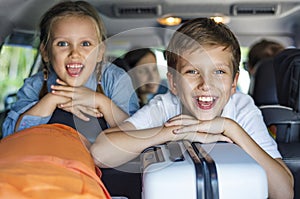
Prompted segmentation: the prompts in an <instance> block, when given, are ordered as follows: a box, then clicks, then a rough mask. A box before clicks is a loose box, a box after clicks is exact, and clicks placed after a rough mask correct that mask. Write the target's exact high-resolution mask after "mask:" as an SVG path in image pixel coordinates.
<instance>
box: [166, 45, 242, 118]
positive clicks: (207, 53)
mask: <svg viewBox="0 0 300 199" xmlns="http://www.w3.org/2000/svg"><path fill="white" fill-rule="evenodd" d="M168 77H169V83H170V88H171V91H172V92H173V93H174V94H175V95H177V96H178V97H179V98H180V99H181V102H182V105H183V114H189V115H192V116H195V117H196V118H197V119H199V120H211V119H213V118H215V117H216V116H220V115H221V113H222V110H223V108H224V106H225V105H226V103H227V102H228V100H229V97H230V96H231V95H232V94H233V93H234V92H235V91H236V86H237V80H238V73H237V74H236V75H235V77H234V78H233V66H232V54H231V53H230V52H229V51H228V50H224V47H222V46H220V47H209V48H204V49H203V48H202V49H197V50H194V51H188V52H185V53H184V54H183V55H182V57H181V58H180V63H178V65H177V71H176V75H171V73H168Z"/></svg>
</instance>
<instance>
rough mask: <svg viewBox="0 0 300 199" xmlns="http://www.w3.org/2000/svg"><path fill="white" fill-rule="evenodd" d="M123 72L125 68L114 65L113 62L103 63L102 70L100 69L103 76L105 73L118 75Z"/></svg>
mask: <svg viewBox="0 0 300 199" xmlns="http://www.w3.org/2000/svg"><path fill="white" fill-rule="evenodd" d="M124 73H126V71H125V70H123V69H122V68H120V67H118V66H116V65H115V64H113V63H110V62H107V63H105V64H103V70H102V75H103V76H105V75H115V76H119V75H123V74H124Z"/></svg>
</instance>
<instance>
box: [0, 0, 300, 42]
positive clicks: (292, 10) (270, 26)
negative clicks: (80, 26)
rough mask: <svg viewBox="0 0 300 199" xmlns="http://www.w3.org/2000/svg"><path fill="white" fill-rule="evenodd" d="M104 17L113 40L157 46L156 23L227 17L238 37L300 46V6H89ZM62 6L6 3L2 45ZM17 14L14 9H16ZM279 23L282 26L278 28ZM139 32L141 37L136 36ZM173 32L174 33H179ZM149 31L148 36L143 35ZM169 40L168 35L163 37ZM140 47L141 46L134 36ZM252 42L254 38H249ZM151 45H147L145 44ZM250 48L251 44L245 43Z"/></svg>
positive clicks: (196, 2)
mask: <svg viewBox="0 0 300 199" xmlns="http://www.w3.org/2000/svg"><path fill="white" fill-rule="evenodd" d="M88 1H89V2H90V3H91V4H93V5H94V6H95V7H96V8H97V9H98V10H99V12H100V13H101V15H102V17H103V20H104V23H105V25H106V27H107V32H108V36H110V37H111V36H113V35H116V34H119V33H121V34H124V35H125V33H124V31H127V33H128V34H127V35H129V37H130V36H132V35H134V34H144V37H145V36H147V35H149V37H150V38H151V39H152V40H153V41H152V42H154V43H153V45H158V44H159V41H158V40H159V39H156V38H155V36H158V37H161V35H159V34H157V33H156V34H153V31H155V30H156V29H155V30H154V29H151V28H145V27H155V28H164V27H162V26H160V25H159V24H158V23H157V21H156V19H157V18H158V17H162V16H169V15H171V16H180V17H182V18H183V19H190V18H195V17H210V16H214V15H217V14H218V15H225V16H229V17H230V22H229V23H228V26H229V27H230V28H231V29H232V30H233V31H234V32H235V33H236V35H238V37H240V38H243V37H248V36H251V35H252V36H255V35H261V36H263V35H271V36H272V35H274V36H276V35H281V36H284V35H285V36H287V37H292V38H295V39H296V40H300V38H298V37H300V36H297V35H299V34H295V32H296V31H300V28H299V27H300V20H297V18H298V19H299V18H300V1H299V0H281V1H278V0H276V1H275V0H264V1H262V0H184V1H183V0H147V1H146V0H88ZM57 2H58V1H57V0H26V1H25V0H9V1H8V0H0V27H1V29H0V42H2V41H3V39H4V38H5V36H7V35H8V34H9V33H10V32H11V31H12V30H14V29H20V30H31V31H32V30H37V24H38V21H39V18H40V16H41V15H42V14H43V13H44V12H45V11H46V10H47V9H48V8H49V7H50V6H52V5H54V4H55V3H57ZM12 8H13V9H12ZM274 22H276V23H274ZM136 28H138V29H139V32H138V33H136V31H133V30H137V29H136ZM174 28H176V27H172V28H170V29H174ZM143 31H144V32H143ZM161 32H162V33H161V34H164V31H161ZM133 37H134V38H135V39H136V40H137V41H136V42H137V43H139V42H140V40H139V39H138V38H137V37H135V36H133ZM249 38H251V37H249ZM156 40H157V43H155V42H156ZM142 41H145V40H142ZM244 42H246V43H247V41H245V40H244Z"/></svg>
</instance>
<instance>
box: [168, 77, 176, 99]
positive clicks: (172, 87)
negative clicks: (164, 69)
mask: <svg viewBox="0 0 300 199" xmlns="http://www.w3.org/2000/svg"><path fill="white" fill-rule="evenodd" d="M167 77H168V82H169V89H170V91H171V93H173V94H174V95H177V87H176V83H175V80H174V75H173V74H172V73H170V72H168V73H167Z"/></svg>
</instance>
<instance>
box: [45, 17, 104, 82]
mask: <svg viewBox="0 0 300 199" xmlns="http://www.w3.org/2000/svg"><path fill="white" fill-rule="evenodd" d="M96 28H97V26H96V24H95V22H94V20H93V19H92V18H90V17H82V16H67V17H61V18H59V19H58V20H56V21H54V23H53V24H52V29H51V34H50V40H49V42H50V43H49V44H48V46H49V48H42V56H43V59H44V61H46V62H47V61H48V62H50V63H51V65H52V66H53V69H54V71H55V72H56V74H57V75H58V77H59V78H60V79H61V80H63V81H64V82H66V83H67V84H68V85H70V86H82V85H84V84H85V83H86V81H87V80H88V78H89V76H90V75H91V74H92V73H93V72H94V71H95V67H96V65H97V62H100V61H101V60H102V56H103V50H102V48H101V47H100V42H99V41H100V39H99V36H98V34H97V29H96ZM47 50H48V51H47Z"/></svg>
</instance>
